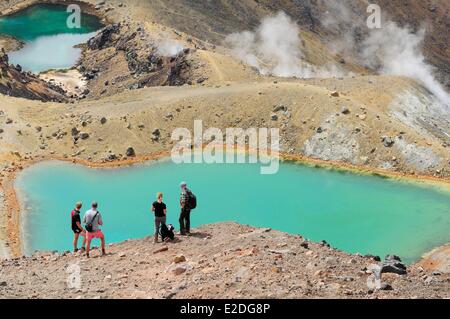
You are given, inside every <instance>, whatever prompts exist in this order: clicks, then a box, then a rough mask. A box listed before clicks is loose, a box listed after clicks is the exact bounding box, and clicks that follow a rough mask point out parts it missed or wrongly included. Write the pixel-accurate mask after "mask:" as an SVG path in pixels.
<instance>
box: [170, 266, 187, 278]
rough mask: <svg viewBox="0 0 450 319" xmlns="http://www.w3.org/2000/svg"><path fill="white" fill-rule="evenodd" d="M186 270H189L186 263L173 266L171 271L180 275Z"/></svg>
mask: <svg viewBox="0 0 450 319" xmlns="http://www.w3.org/2000/svg"><path fill="white" fill-rule="evenodd" d="M186 270H187V267H186V266H185V265H179V266H176V267H173V268H172V270H171V272H172V274H174V275H175V276H179V275H181V274H183V273H185V272H186Z"/></svg>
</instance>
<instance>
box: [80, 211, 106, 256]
mask: <svg viewBox="0 0 450 319" xmlns="http://www.w3.org/2000/svg"><path fill="white" fill-rule="evenodd" d="M97 207H98V204H97V203H96V202H93V203H92V208H91V209H90V210H88V211H87V212H86V213H85V214H84V217H83V223H84V224H85V227H84V228H85V229H86V241H87V243H86V257H88V258H89V251H90V249H91V241H92V239H94V238H99V239H100V240H101V243H102V256H104V255H106V252H105V235H103V232H102V231H101V230H100V226H101V225H103V219H102V215H101V214H100V212H99V211H98V210H97Z"/></svg>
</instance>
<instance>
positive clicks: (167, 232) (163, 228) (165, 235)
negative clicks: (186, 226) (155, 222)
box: [159, 224, 175, 240]
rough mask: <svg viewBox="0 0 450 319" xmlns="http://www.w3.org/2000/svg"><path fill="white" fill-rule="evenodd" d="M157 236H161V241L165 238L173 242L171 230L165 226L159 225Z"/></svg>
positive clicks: (173, 235) (173, 236)
mask: <svg viewBox="0 0 450 319" xmlns="http://www.w3.org/2000/svg"><path fill="white" fill-rule="evenodd" d="M159 234H160V235H161V238H162V240H166V238H170V240H173V239H174V238H175V234H174V232H173V230H170V229H169V228H168V227H167V225H166V224H162V225H161V228H160V230H159Z"/></svg>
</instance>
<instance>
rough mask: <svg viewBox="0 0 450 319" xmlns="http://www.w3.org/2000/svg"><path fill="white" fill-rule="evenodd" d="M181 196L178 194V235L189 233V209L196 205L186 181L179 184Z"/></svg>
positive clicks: (195, 199)
mask: <svg viewBox="0 0 450 319" xmlns="http://www.w3.org/2000/svg"><path fill="white" fill-rule="evenodd" d="M180 187H181V196H180V206H181V213H180V219H179V222H180V235H183V236H184V235H189V234H190V233H191V210H192V209H194V208H195V207H197V198H196V197H195V195H194V194H193V193H192V192H191V190H190V189H189V188H187V184H186V182H182V183H181V184H180Z"/></svg>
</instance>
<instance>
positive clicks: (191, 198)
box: [186, 189, 197, 209]
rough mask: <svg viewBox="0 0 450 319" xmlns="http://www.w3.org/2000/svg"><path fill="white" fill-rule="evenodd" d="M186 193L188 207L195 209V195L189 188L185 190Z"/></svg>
mask: <svg viewBox="0 0 450 319" xmlns="http://www.w3.org/2000/svg"><path fill="white" fill-rule="evenodd" d="M186 193H187V195H188V199H187V204H188V207H189V209H195V208H196V207H197V197H196V196H195V195H194V193H192V192H191V191H190V190H189V189H188V190H186Z"/></svg>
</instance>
